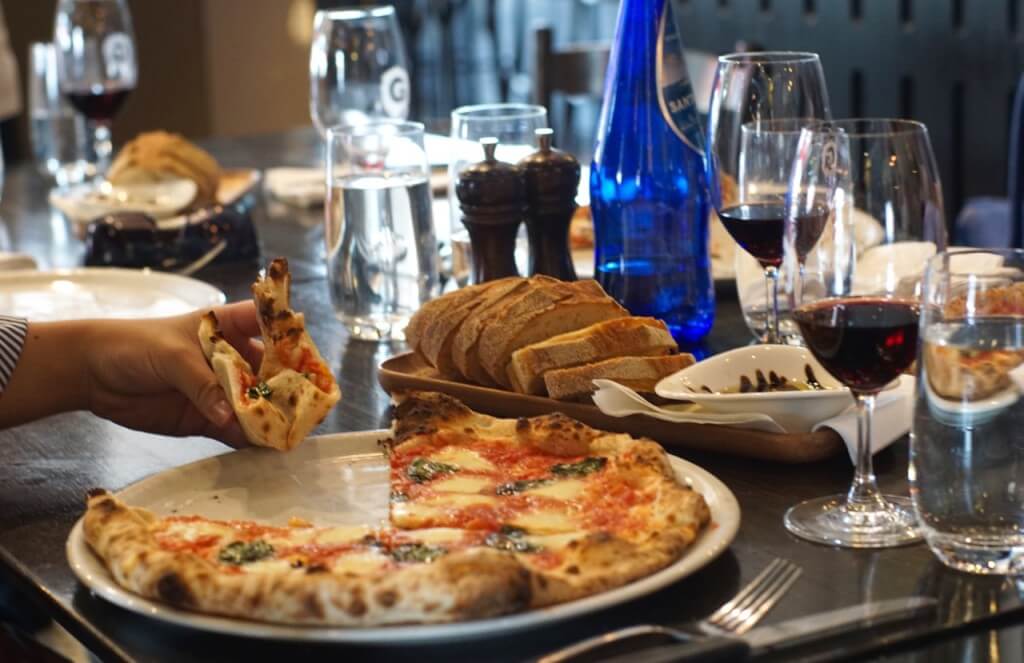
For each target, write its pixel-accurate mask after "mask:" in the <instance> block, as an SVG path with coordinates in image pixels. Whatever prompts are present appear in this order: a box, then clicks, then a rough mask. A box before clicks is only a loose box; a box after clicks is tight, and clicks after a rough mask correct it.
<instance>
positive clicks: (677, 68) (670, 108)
mask: <svg viewBox="0 0 1024 663" xmlns="http://www.w3.org/2000/svg"><path fill="white" fill-rule="evenodd" d="M675 2H676V0H665V5H664V7H663V9H662V12H661V18H660V19H659V21H658V50H657V56H656V60H657V64H656V66H657V76H658V105H659V106H660V107H661V114H662V116H663V117H664V118H665V122H667V123H668V126H670V127H672V131H673V132H675V134H676V135H677V136H679V138H680V139H682V141H683V142H684V143H686V144H687V145H688V146H689V147H690V149H692V150H693V151H694V152H696V153H697V154H700V155H702V156H703V154H704V140H703V138H702V135H701V129H700V122H699V121H698V120H697V106H696V102H695V101H694V98H693V85H691V84H690V75H689V73H688V72H687V70H686V59H685V58H684V57H683V41H682V39H681V38H680V31H679V23H678V19H679V12H677V11H674V10H673V9H674V8H673V5H674V4H675Z"/></svg>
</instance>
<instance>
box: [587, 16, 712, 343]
mask: <svg viewBox="0 0 1024 663" xmlns="http://www.w3.org/2000/svg"><path fill="white" fill-rule="evenodd" d="M671 2H672V0H623V1H622V3H621V5H620V7H619V20H618V27H617V28H616V33H615V41H614V43H613V45H612V51H611V59H610V61H609V64H608V73H607V78H606V80H605V91H604V103H603V105H602V108H601V121H600V125H599V128H598V134H597V136H598V137H597V146H596V148H595V151H594V163H593V164H592V166H591V170H590V204H591V211H592V213H593V217H594V235H595V250H594V251H595V255H594V259H595V262H594V265H595V276H596V278H597V280H598V281H599V282H600V283H601V285H602V286H603V287H604V289H605V290H606V291H608V293H609V294H611V295H612V296H613V297H615V298H616V299H617V300H618V301H619V302H621V303H622V305H623V306H625V307H626V308H627V309H629V311H630V313H632V314H634V315H650V316H654V317H656V318H661V319H662V320H664V321H665V322H666V323H667V324H668V326H669V329H670V330H671V332H672V335H673V336H674V337H675V338H676V340H677V341H678V342H680V343H683V344H690V343H693V342H695V341H698V340H699V339H701V338H703V337H704V336H705V335H706V334H707V333H708V332H709V331H710V330H711V325H712V324H713V323H714V318H715V290H714V283H713V281H712V280H711V261H710V257H709V254H708V211H709V209H710V208H709V205H708V198H707V191H706V188H705V184H704V182H705V180H704V167H703V150H702V147H701V145H702V140H701V131H700V127H699V124H698V119H697V109H696V106H695V105H694V103H693V90H692V88H691V86H690V81H689V77H688V75H687V73H686V67H685V64H683V56H682V53H683V49H682V42H681V41H680V40H679V38H678V30H677V26H676V23H675V21H674V20H673V19H674V17H673V16H672V15H671V14H672V12H671ZM659 42H660V43H659Z"/></svg>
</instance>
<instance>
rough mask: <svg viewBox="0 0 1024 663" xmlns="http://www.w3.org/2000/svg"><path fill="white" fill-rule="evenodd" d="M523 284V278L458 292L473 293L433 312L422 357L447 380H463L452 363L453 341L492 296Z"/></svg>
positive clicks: (422, 344) (426, 327) (425, 331)
mask: <svg viewBox="0 0 1024 663" xmlns="http://www.w3.org/2000/svg"><path fill="white" fill-rule="evenodd" d="M523 280H524V279H523V278H522V277H520V276H511V277H508V278H504V279H498V280H496V281H487V282H486V283H481V284H479V285H472V286H469V287H466V288H462V289H461V290H457V291H456V292H462V291H466V290H471V291H472V292H471V293H469V294H470V296H466V297H461V298H455V297H451V298H450V299H449V301H447V302H446V303H445V306H443V307H440V309H435V310H433V311H431V312H430V318H429V320H427V321H426V322H425V324H424V325H423V332H422V338H421V339H420V344H419V352H420V354H421V355H423V357H424V358H425V359H426V360H427V361H428V362H429V363H430V365H431V366H433V367H434V368H435V369H437V371H438V373H440V374H441V375H442V376H443V377H447V378H455V379H459V378H461V377H463V376H462V374H461V373H460V372H459V370H458V368H457V367H456V366H455V362H454V361H453V360H452V341H453V340H454V339H455V333H456V332H457V331H458V330H459V327H460V325H462V323H463V321H464V320H465V319H466V317H467V316H468V315H469V314H470V313H472V312H473V310H474V309H476V308H477V307H478V306H480V305H481V304H483V303H484V302H485V301H488V297H487V293H488V292H491V291H495V289H496V292H499V293H500V292H505V291H507V290H508V289H511V288H514V287H515V286H516V285H517V284H518V283H519V282H521V281H523ZM451 294H452V295H454V294H456V293H451Z"/></svg>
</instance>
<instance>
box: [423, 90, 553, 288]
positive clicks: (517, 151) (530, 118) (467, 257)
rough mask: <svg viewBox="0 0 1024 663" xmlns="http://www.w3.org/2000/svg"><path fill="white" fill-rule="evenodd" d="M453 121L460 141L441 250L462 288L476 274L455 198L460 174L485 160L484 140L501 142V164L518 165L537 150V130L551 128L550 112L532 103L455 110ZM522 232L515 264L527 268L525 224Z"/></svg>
mask: <svg viewBox="0 0 1024 663" xmlns="http://www.w3.org/2000/svg"><path fill="white" fill-rule="evenodd" d="M451 119H452V128H451V137H452V138H453V139H455V140H456V141H458V142H457V143H456V147H455V149H454V154H452V155H451V160H450V161H449V163H448V209H449V215H450V219H449V221H450V224H449V229H450V242H448V243H447V244H449V245H448V246H445V247H444V248H443V249H442V250H443V251H444V254H445V255H444V262H445V271H446V272H447V273H448V274H450V275H451V276H452V277H453V278H454V279H455V281H456V283H458V285H459V286H460V287H461V286H464V285H466V284H467V283H468V282H469V278H470V275H471V274H472V271H473V259H472V252H471V250H470V243H469V231H467V230H466V227H465V226H464V225H462V220H461V218H462V217H461V213H460V211H459V199H458V197H456V195H455V185H456V184H457V183H458V180H459V173H461V172H462V171H463V170H465V169H466V168H467V167H468V166H470V165H472V164H474V163H476V162H478V161H483V158H484V153H483V150H482V149H481V148H480V144H479V141H480V139H481V138H489V137H494V138H497V139H498V148H497V150H496V151H495V158H497V159H498V161H505V162H508V163H516V162H517V161H519V160H520V159H522V158H523V157H525V156H526V155H528V154H531V153H532V152H534V151H536V150H537V145H536V140H535V138H534V130H536V129H541V128H544V127H546V126H547V125H548V112H547V110H546V109H545V108H544V107H543V106H533V105H530V104H480V105H477V106H462V107H461V108H456V109H455V110H454V111H452V118H451ZM443 230H444V229H442V231H443ZM520 231H521V232H520V241H519V242H518V245H520V247H521V248H520V249H517V251H516V253H517V256H516V262H517V263H518V264H519V265H520V266H524V265H526V264H528V262H527V257H526V250H525V249H526V244H527V242H526V235H525V232H526V228H525V225H524V226H523V227H521V228H520ZM442 239H444V238H442ZM521 271H522V267H521Z"/></svg>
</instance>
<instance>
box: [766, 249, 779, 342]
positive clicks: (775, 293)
mask: <svg viewBox="0 0 1024 663" xmlns="http://www.w3.org/2000/svg"><path fill="white" fill-rule="evenodd" d="M764 301H765V304H766V306H765V329H764V331H765V339H764V342H765V343H781V342H782V341H781V338H780V337H779V270H778V269H776V268H775V267H772V266H771V265H769V266H768V267H765V268H764Z"/></svg>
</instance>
